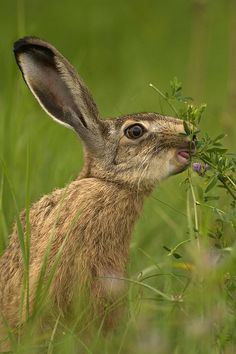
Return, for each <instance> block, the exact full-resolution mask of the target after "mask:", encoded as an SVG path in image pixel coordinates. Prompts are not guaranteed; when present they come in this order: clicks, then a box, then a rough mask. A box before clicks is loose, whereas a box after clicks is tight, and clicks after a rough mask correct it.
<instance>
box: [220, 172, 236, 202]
mask: <svg viewBox="0 0 236 354" xmlns="http://www.w3.org/2000/svg"><path fill="white" fill-rule="evenodd" d="M223 177H224V176H218V179H219V181H220V182H221V183H222V184H223V185H224V187H225V188H226V189H227V191H228V192H229V194H230V195H231V197H232V198H233V200H236V196H235V195H234V193H233V192H232V191H231V189H230V188H229V186H228V185H227V183H226V182H225V181H224V178H223Z"/></svg>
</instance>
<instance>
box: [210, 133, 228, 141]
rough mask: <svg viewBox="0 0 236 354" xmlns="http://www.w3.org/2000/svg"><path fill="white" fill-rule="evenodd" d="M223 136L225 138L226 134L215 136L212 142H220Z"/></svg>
mask: <svg viewBox="0 0 236 354" xmlns="http://www.w3.org/2000/svg"><path fill="white" fill-rule="evenodd" d="M225 136H226V134H224V133H222V134H219V135H217V137H216V138H215V139H214V140H213V141H214V142H216V141H218V140H221V139H223V138H224V137H225Z"/></svg>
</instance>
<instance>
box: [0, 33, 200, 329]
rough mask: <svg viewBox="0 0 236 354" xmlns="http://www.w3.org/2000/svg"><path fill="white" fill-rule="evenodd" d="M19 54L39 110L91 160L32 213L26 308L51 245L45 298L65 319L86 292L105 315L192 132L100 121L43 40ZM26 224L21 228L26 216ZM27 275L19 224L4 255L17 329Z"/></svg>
mask: <svg viewBox="0 0 236 354" xmlns="http://www.w3.org/2000/svg"><path fill="white" fill-rule="evenodd" d="M14 53H15V57H16V61H17V64H18V66H19V68H20V70H21V72H22V75H23V78H24V80H25V82H26V84H27V85H28V87H29V89H30V90H31V92H32V93H33V95H34V96H35V98H36V99H37V101H38V102H39V104H40V105H41V107H42V108H43V109H44V110H45V111H46V112H47V113H48V114H49V116H51V117H52V118H53V119H54V120H56V121H57V122H58V123H61V124H63V125H65V126H66V127H68V128H72V129H73V130H74V131H75V132H76V133H77V134H78V136H79V137H80V139H81V140H82V142H83V148H84V155H85V164H84V167H83V169H82V171H81V173H80V174H79V177H78V178H77V179H76V180H74V181H73V182H72V183H70V184H69V185H67V186H66V187H65V188H63V189H56V190H55V191H53V192H52V193H51V194H49V195H45V196H43V197H42V198H41V199H40V200H39V201H38V202H36V203H35V204H33V205H32V207H31V209H30V214H29V219H30V228H31V234H30V259H29V289H30V293H29V311H30V312H31V311H32V308H33V306H34V301H35V294H36V288H37V284H38V281H39V277H40V271H41V268H42V264H43V260H44V256H45V252H47V250H48V244H49V243H51V244H50V247H49V250H50V251H49V255H48V262H47V272H46V275H45V278H46V277H47V274H49V272H50V270H51V269H52V266H53V264H54V262H55V259H56V257H57V255H58V252H59V251H60V252H61V254H60V258H59V261H58V264H57V267H56V271H55V274H54V277H53V280H52V283H51V286H50V289H49V295H48V296H49V297H50V299H51V300H52V301H53V303H54V304H55V307H57V308H58V309H60V311H61V313H63V314H64V315H65V316H66V314H67V311H68V307H69V306H70V304H72V303H73V301H74V300H75V298H76V297H77V296H78V294H79V293H78V291H77V290H78V288H80V289H81V288H83V287H87V289H88V292H89V294H90V295H89V296H90V298H91V299H92V302H93V303H94V304H95V309H96V310H95V311H97V313H99V314H101V315H102V314H104V311H105V310H104V309H105V308H106V306H107V304H110V303H113V302H115V301H116V299H117V298H118V297H119V296H121V295H122V294H123V292H124V291H125V284H124V283H123V282H122V281H121V280H120V279H121V278H122V277H124V276H125V275H124V274H125V269H126V265H127V260H128V253H129V244H130V238H131V234H132V230H133V227H134V224H135V222H136V220H137V218H138V217H139V214H140V212H141V210H142V205H143V202H144V199H145V197H147V196H148V195H149V194H150V193H151V192H152V190H153V188H154V186H155V185H156V184H157V183H159V182H161V181H162V180H163V179H165V178H167V177H169V176H171V175H175V174H177V173H180V172H182V171H184V170H185V169H186V168H187V167H188V165H189V162H190V158H191V155H192V154H193V153H194V149H195V148H194V142H192V141H191V139H190V138H189V137H188V136H187V135H186V134H185V130H184V126H183V121H182V120H179V119H175V118H171V117H167V116H162V115H160V114H158V113H135V114H128V115H126V116H123V117H118V118H116V119H107V120H102V119H101V117H100V115H99V112H98V109H97V106H96V104H95V102H94V100H93V97H92V96H91V94H90V92H89V91H88V89H87V87H86V86H85V84H84V83H83V81H82V80H81V78H80V76H79V75H78V74H77V73H76V71H75V70H74V68H73V67H72V66H71V64H70V63H69V62H68V61H67V60H66V59H65V58H64V57H63V56H62V55H61V54H60V53H59V51H57V49H55V48H54V47H53V46H52V45H51V44H49V43H47V42H45V41H43V40H41V39H38V38H35V37H25V38H23V39H20V40H18V41H17V42H16V43H15V45H14ZM45 153H46V152H45ZM21 223H22V225H23V231H24V230H25V224H26V216H25V213H24V212H23V213H22V215H21ZM23 268H24V262H23V258H22V253H21V249H20V243H19V237H18V231H17V227H16V226H15V227H14V229H13V232H12V234H11V236H10V242H9V245H8V247H7V249H6V250H5V252H4V254H3V255H2V257H1V258H0V311H1V314H2V317H3V318H4V319H5V321H6V322H7V323H8V325H9V326H10V327H11V328H15V327H17V326H19V325H21V323H19V318H18V310H19V306H20V301H21V289H22V286H23V285H22V283H23V272H24V270H23ZM0 319H1V317H0ZM0 321H1V320H0ZM0 332H1V323H0Z"/></svg>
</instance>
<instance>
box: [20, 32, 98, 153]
mask: <svg viewBox="0 0 236 354" xmlns="http://www.w3.org/2000/svg"><path fill="white" fill-rule="evenodd" d="M14 53H15V57H16V61H17V64H18V66H19V68H20V70H21V72H22V75H23V78H24V80H25V82H26V83H27V85H28V86H29V88H30V90H31V91H32V93H33V95H34V96H35V97H36V99H37V100H38V102H39V104H40V105H41V106H42V107H43V109H44V110H45V111H46V112H47V113H48V114H49V115H50V116H51V117H52V118H53V119H55V120H56V121H58V122H59V123H61V124H64V125H65V126H67V127H71V128H73V129H74V130H75V131H76V132H77V133H78V134H79V135H80V137H81V138H82V140H83V141H84V143H85V144H86V146H87V147H88V148H89V149H90V150H92V152H93V153H94V152H96V153H99V151H100V150H102V147H103V144H104V141H103V135H102V131H103V128H104V127H103V126H104V122H102V121H101V120H100V118H99V114H98V110H97V107H96V104H95V102H94V100H93V98H92V96H91V94H90V92H89V91H88V89H87V87H86V86H85V85H84V83H83V81H82V80H81V78H80V77H79V75H78V74H77V73H76V71H75V70H74V68H73V67H72V66H71V65H70V63H69V62H68V61H67V60H66V59H65V58H64V57H63V56H62V55H61V54H60V53H59V52H58V51H57V50H56V49H55V48H54V47H53V46H52V45H51V44H49V43H47V42H45V41H42V40H40V39H38V38H34V37H25V38H23V39H20V40H18V41H17V42H15V44H14Z"/></svg>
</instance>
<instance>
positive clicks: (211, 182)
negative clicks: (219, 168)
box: [205, 176, 218, 193]
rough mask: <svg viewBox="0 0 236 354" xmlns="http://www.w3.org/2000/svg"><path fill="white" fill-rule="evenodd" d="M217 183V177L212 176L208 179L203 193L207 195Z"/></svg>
mask: <svg viewBox="0 0 236 354" xmlns="http://www.w3.org/2000/svg"><path fill="white" fill-rule="evenodd" d="M217 181H218V178H217V176H213V177H212V178H211V179H210V181H209V183H208V185H207V187H206V189H205V193H208V192H209V191H210V190H211V189H212V188H213V187H215V185H216V183H217Z"/></svg>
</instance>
